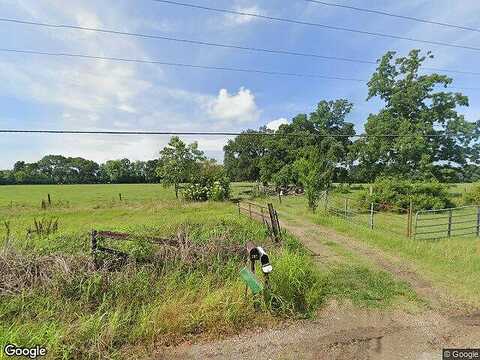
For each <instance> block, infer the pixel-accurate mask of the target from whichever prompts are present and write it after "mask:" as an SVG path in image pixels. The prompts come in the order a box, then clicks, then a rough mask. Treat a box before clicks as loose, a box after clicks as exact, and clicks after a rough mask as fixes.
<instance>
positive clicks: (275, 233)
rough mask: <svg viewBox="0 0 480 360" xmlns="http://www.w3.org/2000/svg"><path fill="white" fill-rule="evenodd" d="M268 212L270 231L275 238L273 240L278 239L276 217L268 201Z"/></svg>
mask: <svg viewBox="0 0 480 360" xmlns="http://www.w3.org/2000/svg"><path fill="white" fill-rule="evenodd" d="M268 213H269V215H270V223H271V224H272V232H273V236H274V238H275V241H278V238H279V235H280V232H279V229H278V218H277V217H276V216H275V209H274V208H273V205H272V203H268Z"/></svg>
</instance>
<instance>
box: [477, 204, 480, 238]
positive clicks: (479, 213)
mask: <svg viewBox="0 0 480 360" xmlns="http://www.w3.org/2000/svg"><path fill="white" fill-rule="evenodd" d="M477 236H480V206H477Z"/></svg>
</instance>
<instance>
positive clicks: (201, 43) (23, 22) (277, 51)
mask: <svg viewBox="0 0 480 360" xmlns="http://www.w3.org/2000/svg"><path fill="white" fill-rule="evenodd" d="M0 22H10V23H15V24H21V25H32V26H41V27H46V28H61V29H72V30H81V31H92V32H99V33H105V34H113V35H122V36H132V37H137V38H145V39H154V40H165V41H172V42H178V43H184V44H192V45H199V46H211V47H217V48H225V49H234V50H242V51H250V52H260V53H267V54H278V55H290V56H298V57H309V58H315V59H323V60H333V61H343V62H349V63H359V64H371V65H375V64H377V62H376V61H373V60H363V59H354V58H348V57H339V56H328V55H321V54H315V53H307V52H302V51H297V50H282V49H268V48H260V47H253V46H243V45H235V44H224V43H218V42H210V41H202V40H193V39H185V38H176V37H171V36H163V35H154V34H144V33H134V32H127V31H118V30H111V29H101V28H92V27H85V26H77V25H67V24H50V23H44V22H37V21H27V20H20V19H10V18H0ZM478 50H480V48H479V49H478ZM424 69H426V70H433V71H443V72H450V73H457V74H465V75H477V76H479V75H480V72H474V71H467V70H457V69H443V68H435V67H424Z"/></svg>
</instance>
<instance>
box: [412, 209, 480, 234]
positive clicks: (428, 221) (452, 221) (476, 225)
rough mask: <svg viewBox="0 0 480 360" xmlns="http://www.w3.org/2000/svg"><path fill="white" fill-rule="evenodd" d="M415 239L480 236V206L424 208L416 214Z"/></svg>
mask: <svg viewBox="0 0 480 360" xmlns="http://www.w3.org/2000/svg"><path fill="white" fill-rule="evenodd" d="M414 228H415V233H414V238H415V239H421V240H433V239H442V238H450V237H457V236H480V206H461V207H457V208H451V209H440V210H423V211H418V212H417V213H416V214H415V224H414Z"/></svg>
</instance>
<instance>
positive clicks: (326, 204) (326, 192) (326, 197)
mask: <svg viewBox="0 0 480 360" xmlns="http://www.w3.org/2000/svg"><path fill="white" fill-rule="evenodd" d="M325 211H328V189H327V190H325Z"/></svg>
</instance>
